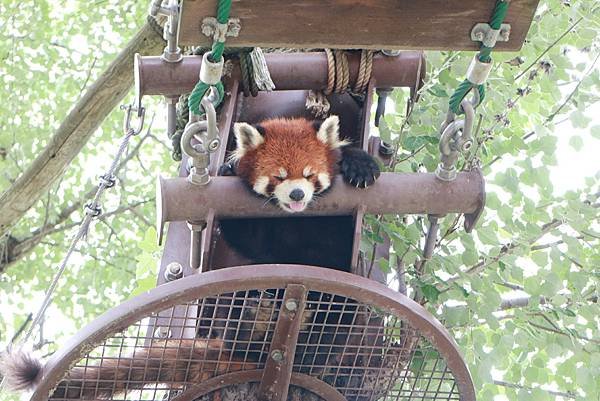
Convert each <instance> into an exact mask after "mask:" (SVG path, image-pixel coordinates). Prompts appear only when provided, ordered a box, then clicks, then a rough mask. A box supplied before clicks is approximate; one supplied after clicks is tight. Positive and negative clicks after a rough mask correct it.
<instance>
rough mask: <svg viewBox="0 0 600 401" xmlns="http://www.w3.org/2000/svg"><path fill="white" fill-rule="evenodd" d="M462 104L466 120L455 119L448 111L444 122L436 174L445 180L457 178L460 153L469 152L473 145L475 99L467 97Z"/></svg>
mask: <svg viewBox="0 0 600 401" xmlns="http://www.w3.org/2000/svg"><path fill="white" fill-rule="evenodd" d="M475 97H476V96H475ZM474 100H476V99H474ZM460 104H461V107H462V108H463V110H464V112H465V118H464V120H458V121H457V120H454V118H455V117H456V116H455V115H454V113H448V117H447V118H446V121H444V123H443V124H442V134H441V136H440V144H439V149H440V153H441V156H440V163H439V164H438V167H437V169H436V170H435V175H436V177H437V178H439V179H440V180H443V181H453V180H454V179H456V175H457V170H456V161H457V160H458V156H459V154H460V153H461V152H467V151H468V150H469V149H471V147H472V146H473V124H474V122H475V107H474V106H473V100H471V101H470V100H468V99H466V98H465V99H463V100H462V102H461V103H460Z"/></svg>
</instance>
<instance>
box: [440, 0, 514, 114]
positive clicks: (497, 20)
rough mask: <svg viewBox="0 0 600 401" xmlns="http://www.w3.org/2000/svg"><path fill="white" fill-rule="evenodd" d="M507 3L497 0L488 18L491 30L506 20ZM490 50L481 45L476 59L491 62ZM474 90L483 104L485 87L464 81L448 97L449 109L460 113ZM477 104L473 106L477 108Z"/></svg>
mask: <svg viewBox="0 0 600 401" xmlns="http://www.w3.org/2000/svg"><path fill="white" fill-rule="evenodd" d="M508 6H509V1H508V0H497V1H496V6H495V7H494V12H493V13H492V17H491V18H490V22H489V25H490V27H491V28H492V29H500V27H501V26H502V22H503V21H504V18H506V13H507V12H508ZM492 50H493V48H491V47H487V46H484V45H483V43H482V44H481V46H480V48H479V54H478V55H477V58H478V59H479V61H481V62H482V63H491V62H492V56H491V54H492ZM473 88H476V89H477V91H479V104H481V102H483V99H484V98H485V87H484V85H473V84H472V83H471V82H469V80H467V79H465V80H464V81H462V82H461V83H460V85H458V88H456V90H455V91H454V93H453V94H452V96H450V100H449V102H448V103H449V108H450V110H451V111H452V112H453V113H455V114H460V113H462V107H461V106H460V103H461V102H462V100H463V99H464V98H465V96H467V95H468V94H469V92H470V91H471V89H473ZM479 104H477V105H475V106H478V105H479Z"/></svg>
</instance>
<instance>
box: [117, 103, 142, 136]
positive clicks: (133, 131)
mask: <svg viewBox="0 0 600 401" xmlns="http://www.w3.org/2000/svg"><path fill="white" fill-rule="evenodd" d="M121 110H126V114H125V119H124V121H123V131H124V132H125V134H129V135H138V134H139V133H140V132H142V128H144V118H145V116H146V109H145V108H144V107H143V106H140V107H136V106H134V105H132V104H127V105H125V104H124V105H121ZM133 111H137V118H138V124H137V127H136V128H135V129H133V128H131V115H132V112H133Z"/></svg>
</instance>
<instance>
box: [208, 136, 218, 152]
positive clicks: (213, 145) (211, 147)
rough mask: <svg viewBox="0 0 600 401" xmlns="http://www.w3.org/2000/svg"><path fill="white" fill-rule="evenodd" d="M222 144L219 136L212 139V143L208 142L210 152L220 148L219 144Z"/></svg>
mask: <svg viewBox="0 0 600 401" xmlns="http://www.w3.org/2000/svg"><path fill="white" fill-rule="evenodd" d="M220 144H221V140H220V139H219V138H215V139H213V140H212V141H210V143H209V144H208V151H209V152H214V151H215V150H217V149H218V148H219V145H220Z"/></svg>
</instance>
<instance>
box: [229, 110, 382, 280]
mask: <svg viewBox="0 0 600 401" xmlns="http://www.w3.org/2000/svg"><path fill="white" fill-rule="evenodd" d="M233 131H234V134H235V139H236V144H237V145H236V149H235V150H234V151H233V152H232V156H231V163H230V164H228V165H225V168H222V172H224V173H230V174H231V173H232V174H236V175H237V176H239V177H240V178H241V179H242V180H243V181H244V182H245V183H246V184H247V185H248V186H249V188H251V190H252V191H254V192H255V193H256V194H258V195H260V196H263V197H266V198H267V199H268V200H270V201H273V202H274V203H276V204H277V205H278V206H279V207H280V208H282V209H283V210H285V211H286V212H289V213H297V212H302V211H304V210H305V209H306V208H309V207H310V205H311V203H312V202H314V201H315V199H316V198H318V197H320V196H324V194H325V193H326V191H327V190H328V189H330V188H331V185H332V183H333V181H334V179H333V178H334V176H335V174H337V173H338V172H339V173H341V175H342V177H343V178H344V181H345V182H347V183H348V184H350V185H352V186H355V187H359V188H366V187H368V186H370V185H372V184H373V183H374V182H375V180H376V179H377V178H378V177H379V175H380V170H379V166H378V165H377V162H376V161H375V160H374V159H373V157H371V156H370V155H369V154H368V153H366V152H365V151H363V150H362V149H358V148H354V147H351V146H349V145H350V144H349V142H348V141H346V140H342V139H340V133H339V119H338V117H337V116H330V117H328V118H327V119H326V120H325V121H323V122H322V123H321V122H318V121H310V120H307V119H304V118H294V119H282V118H278V119H270V120H265V121H263V122H260V123H259V124H257V125H254V126H252V125H250V124H247V123H236V124H235V125H234V129H233ZM220 228H221V232H222V235H223V237H224V238H225V241H226V242H227V243H228V244H229V245H230V246H231V247H232V248H233V249H235V250H236V251H237V252H238V253H240V254H242V255H243V256H245V257H246V258H249V259H251V260H252V261H253V262H254V263H298V264H307V265H315V266H323V267H330V268H335V269H338V270H344V271H349V269H350V266H349V265H350V259H351V256H352V250H351V244H352V238H353V228H354V227H353V218H352V216H335V217H295V218H293V219H289V218H271V219H231V220H221V222H220Z"/></svg>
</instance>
